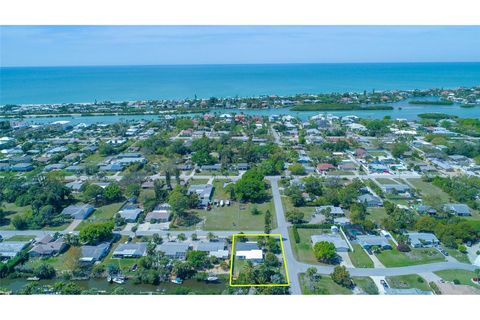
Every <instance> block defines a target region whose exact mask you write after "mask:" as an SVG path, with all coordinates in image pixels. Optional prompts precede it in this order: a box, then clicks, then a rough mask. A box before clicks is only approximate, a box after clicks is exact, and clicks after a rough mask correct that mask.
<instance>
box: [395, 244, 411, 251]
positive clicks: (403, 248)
mask: <svg viewBox="0 0 480 320" xmlns="http://www.w3.org/2000/svg"><path fill="white" fill-rule="evenodd" d="M397 250H398V251H400V252H409V251H410V250H411V249H410V247H409V246H408V245H407V244H405V243H399V244H398V246H397Z"/></svg>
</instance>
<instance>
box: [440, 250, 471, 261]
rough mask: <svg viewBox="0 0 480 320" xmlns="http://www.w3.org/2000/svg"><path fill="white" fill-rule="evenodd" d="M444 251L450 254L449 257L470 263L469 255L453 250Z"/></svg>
mask: <svg viewBox="0 0 480 320" xmlns="http://www.w3.org/2000/svg"><path fill="white" fill-rule="evenodd" d="M444 249H445V250H446V251H447V252H448V254H449V255H451V256H452V257H454V258H455V259H457V260H458V262H463V263H470V259H468V255H467V254H465V253H461V252H460V251H458V250H456V249H452V248H447V247H444Z"/></svg>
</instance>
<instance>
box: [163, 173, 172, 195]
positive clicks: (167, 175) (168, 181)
mask: <svg viewBox="0 0 480 320" xmlns="http://www.w3.org/2000/svg"><path fill="white" fill-rule="evenodd" d="M165 183H166V184H167V188H168V189H170V190H171V189H172V177H171V176H170V171H169V170H167V171H166V172H165Z"/></svg>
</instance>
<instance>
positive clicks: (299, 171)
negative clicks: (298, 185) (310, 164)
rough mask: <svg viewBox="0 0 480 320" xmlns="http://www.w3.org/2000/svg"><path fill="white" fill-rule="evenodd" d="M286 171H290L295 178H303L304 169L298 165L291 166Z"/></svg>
mask: <svg viewBox="0 0 480 320" xmlns="http://www.w3.org/2000/svg"><path fill="white" fill-rule="evenodd" d="M288 170H290V172H291V173H292V174H293V175H296V176H303V175H304V174H305V167H304V166H302V165H301V164H300V163H295V164H292V165H291V166H289V167H288Z"/></svg>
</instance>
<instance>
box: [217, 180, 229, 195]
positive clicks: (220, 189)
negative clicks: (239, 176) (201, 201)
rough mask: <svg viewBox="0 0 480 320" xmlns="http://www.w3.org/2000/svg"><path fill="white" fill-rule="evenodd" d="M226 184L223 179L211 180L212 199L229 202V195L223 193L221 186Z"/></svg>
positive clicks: (223, 189)
mask: <svg viewBox="0 0 480 320" xmlns="http://www.w3.org/2000/svg"><path fill="white" fill-rule="evenodd" d="M226 182H228V181H227V180H223V179H215V180H213V199H218V200H230V193H229V192H226V191H225V188H224V187H223V184H224V183H226Z"/></svg>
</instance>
